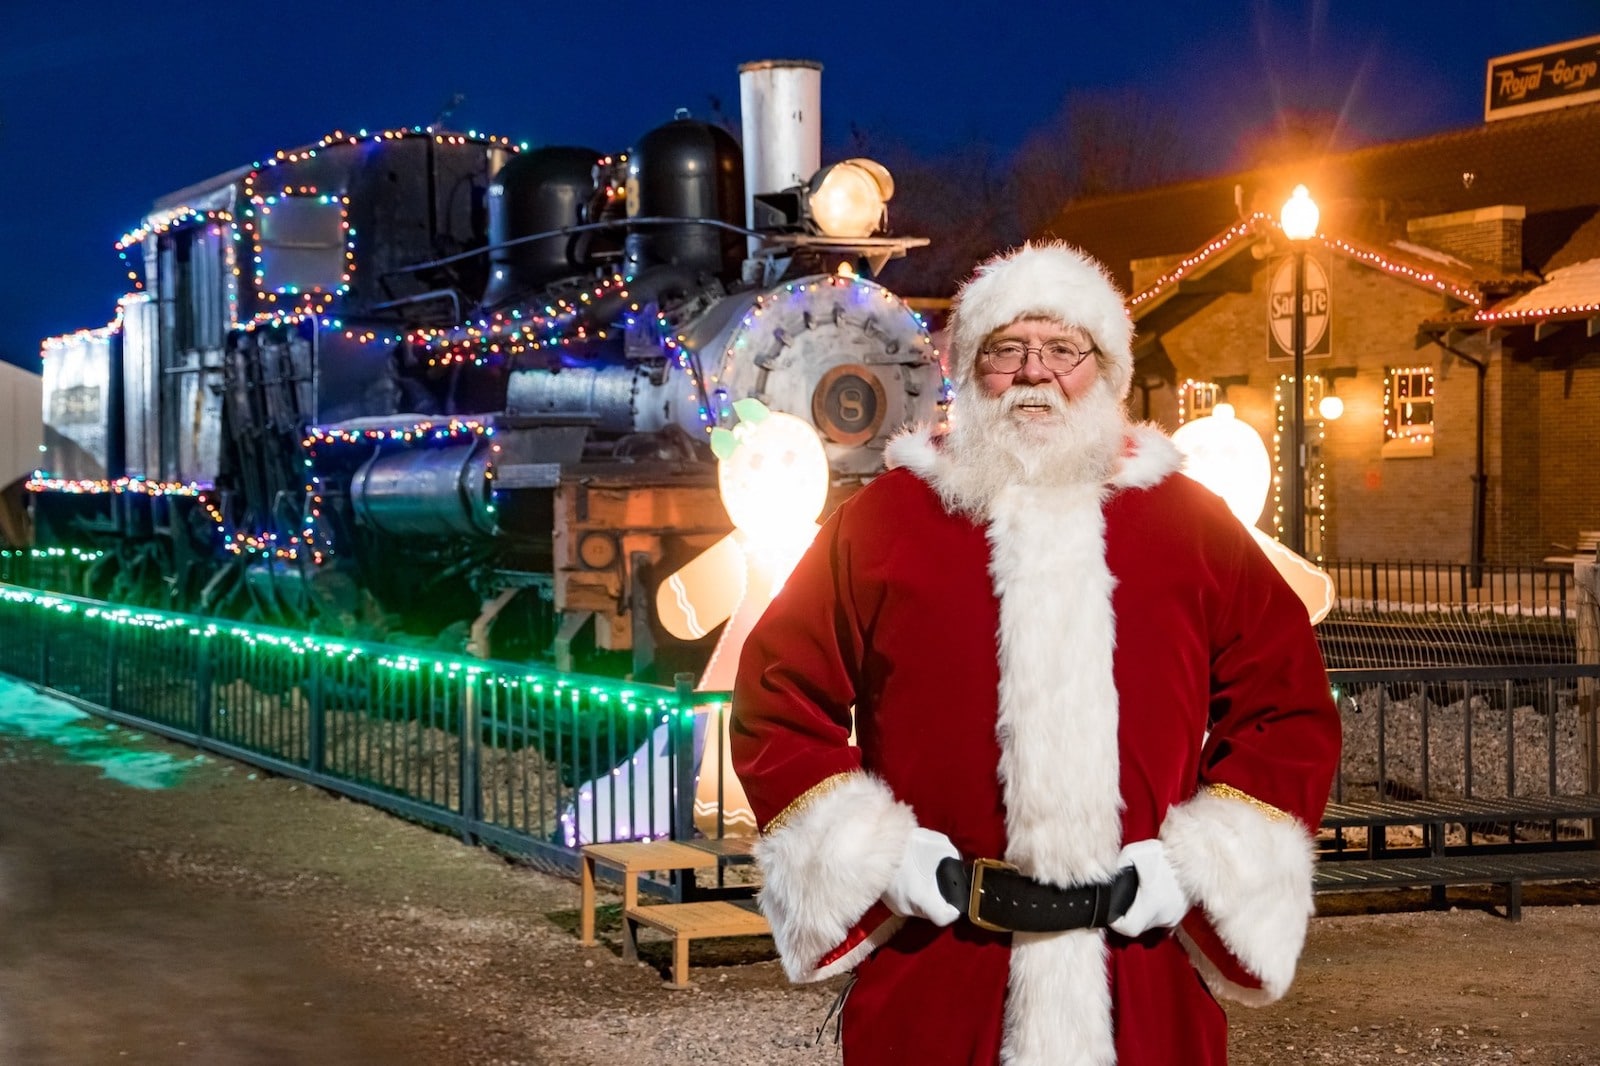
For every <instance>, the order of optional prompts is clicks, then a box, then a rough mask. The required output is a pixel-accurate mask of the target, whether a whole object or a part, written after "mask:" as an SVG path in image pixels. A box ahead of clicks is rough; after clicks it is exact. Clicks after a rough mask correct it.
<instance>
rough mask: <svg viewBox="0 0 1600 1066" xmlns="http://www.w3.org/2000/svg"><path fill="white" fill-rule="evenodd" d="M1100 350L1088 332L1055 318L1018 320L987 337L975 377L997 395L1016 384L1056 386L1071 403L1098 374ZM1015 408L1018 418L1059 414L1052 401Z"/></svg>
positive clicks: (984, 387) (1017, 386)
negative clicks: (1056, 412) (1096, 349)
mask: <svg viewBox="0 0 1600 1066" xmlns="http://www.w3.org/2000/svg"><path fill="white" fill-rule="evenodd" d="M1019 354H1020V356H1021V364H1020V365H1017V357H1018V355H1019ZM1097 354H1098V353H1097V352H1096V351H1095V348H1094V340H1093V339H1092V338H1091V337H1090V336H1089V333H1088V331H1087V330H1084V329H1081V328H1079V327H1077V326H1067V325H1063V324H1062V323H1060V322H1057V321H1055V320H1053V319H1046V318H1019V319H1018V320H1017V321H1015V322H1013V323H1011V324H1010V325H1009V326H1006V327H1004V328H1002V329H998V330H995V331H994V332H993V333H991V334H990V335H989V337H988V339H987V340H985V341H984V343H983V347H982V348H981V349H980V350H979V352H978V358H977V364H976V365H975V366H974V367H973V376H974V377H975V378H976V379H977V381H978V384H979V385H980V386H982V388H983V391H984V392H986V393H988V394H989V395H990V396H994V397H996V398H999V397H1003V396H1005V395H1006V393H1007V392H1008V391H1009V390H1011V389H1013V388H1019V387H1020V388H1024V389H1031V388H1038V387H1040V386H1045V387H1048V386H1051V385H1054V386H1055V387H1056V388H1058V389H1059V390H1061V394H1062V395H1063V396H1065V397H1066V399H1067V401H1068V402H1072V401H1075V400H1078V399H1080V398H1081V397H1082V396H1083V395H1084V393H1085V392H1087V391H1088V390H1089V387H1090V386H1091V385H1093V384H1094V382H1095V380H1096V378H1098V377H1099V374H1100V366H1099V360H1098V359H1097V358H1096V356H1097ZM1011 410H1012V414H1013V416H1014V417H1016V418H1019V419H1043V418H1049V417H1051V415H1052V414H1054V413H1055V408H1054V407H1053V406H1052V405H1049V404H1042V403H1027V402H1023V403H1019V404H1017V405H1016V406H1015V407H1013V408H1012V409H1011Z"/></svg>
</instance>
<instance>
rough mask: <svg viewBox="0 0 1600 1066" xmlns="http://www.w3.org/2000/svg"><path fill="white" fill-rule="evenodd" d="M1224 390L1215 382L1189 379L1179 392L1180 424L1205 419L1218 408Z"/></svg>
mask: <svg viewBox="0 0 1600 1066" xmlns="http://www.w3.org/2000/svg"><path fill="white" fill-rule="evenodd" d="M1221 398H1222V389H1221V388H1219V387H1218V386H1217V385H1216V384H1215V383H1214V382H1210V381H1196V380H1194V379H1193V378H1189V379H1188V380H1187V381H1185V382H1184V383H1183V386H1182V387H1181V388H1180V389H1179V390H1178V424H1179V425H1180V426H1181V425H1183V424H1184V423H1185V422H1193V421H1194V420H1195V419H1197V418H1205V417H1206V416H1207V415H1209V414H1211V413H1212V412H1213V411H1215V410H1216V408H1217V401H1218V400H1220V399H1221Z"/></svg>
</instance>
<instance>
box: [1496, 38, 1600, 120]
mask: <svg viewBox="0 0 1600 1066" xmlns="http://www.w3.org/2000/svg"><path fill="white" fill-rule="evenodd" d="M1594 100H1600V37H1585V38H1584V39H1583V40H1581V41H1567V42H1566V43H1564V44H1553V45H1551V46H1550V47H1548V48H1537V49H1534V50H1533V51H1531V52H1518V53H1516V54H1515V55H1509V56H1500V57H1498V58H1496V59H1491V60H1489V84H1488V86H1487V87H1486V90H1485V92H1484V98H1483V117H1484V119H1485V120H1493V119H1497V118H1510V117H1511V116H1512V115H1526V114H1528V113H1530V112H1533V111H1548V110H1550V109H1551V108H1556V107H1567V106H1569V105H1571V104H1587V103H1589V102H1591V101H1594Z"/></svg>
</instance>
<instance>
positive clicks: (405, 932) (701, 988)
mask: <svg viewBox="0 0 1600 1066" xmlns="http://www.w3.org/2000/svg"><path fill="white" fill-rule="evenodd" d="M118 742H119V743H120V744H122V745H125V746H126V747H128V748H130V749H134V750H135V751H137V752H139V753H143V754H145V755H155V754H161V753H166V754H169V755H170V756H172V762H173V763H175V764H180V770H179V772H174V773H173V774H172V775H171V777H170V779H168V783H169V784H170V787H165V788H138V789H136V788H130V787H128V786H127V785H124V784H121V783H118V782H117V781H114V780H111V779H108V778H107V777H105V776H102V774H101V772H100V770H99V769H97V768H96V767H95V766H90V765H82V764H73V763H71V762H68V761H67V760H66V756H67V754H69V753H66V752H64V751H63V750H62V748H61V747H60V746H59V745H55V744H50V743H46V742H44V741H42V740H38V739H21V738H18V737H16V736H8V735H5V734H3V733H0V1063H3V1064H11V1063H17V1064H24V1066H56V1064H61V1066H93V1064H98V1063H152V1064H160V1066H165V1064H169V1063H171V1064H189V1063H194V1064H204V1066H236V1064H250V1066H255V1064H262V1066H266V1064H269V1063H270V1064H275V1066H276V1064H284V1063H289V1064H298V1063H310V1064H319V1066H320V1064H323V1063H328V1064H333V1063H339V1064H349V1066H366V1064H373V1066H376V1064H378V1063H382V1064H384V1066H413V1064H415V1066H422V1064H429V1066H438V1064H446V1066H452V1064H457V1063H460V1064H473V1066H524V1064H556V1066H578V1064H608V1066H609V1064H611V1063H621V1062H626V1063H630V1064H635V1063H636V1064H655V1063H661V1064H666V1063H682V1062H716V1063H722V1064H728V1066H738V1064H761V1063H808V1064H819V1063H832V1062H836V1061H837V1051H836V1049H835V1048H834V1047H833V1046H832V1044H831V1043H830V1042H829V1041H828V1040H827V1039H824V1040H823V1041H822V1042H821V1043H820V1045H818V1044H816V1042H815V1033H816V1030H817V1027H818V1026H819V1024H820V1023H821V1021H822V1019H823V1017H824V1015H825V1013H826V1011H827V1009H828V1006H829V1004H830V1003H831V1002H832V1001H833V998H834V996H835V995H836V993H837V991H838V988H839V982H837V981H836V982H831V983H829V984H825V985H822V986H818V987H811V988H799V989H796V988H791V987H789V986H787V985H786V984H785V982H784V980H783V977H782V974H781V972H780V971H779V969H778V965H777V963H776V961H775V959H774V957H773V955H772V951H771V947H770V942H769V941H767V940H765V939H751V940H743V941H726V942H711V943H706V944H703V945H697V946H696V948H695V951H694V956H693V960H694V969H693V971H692V979H693V980H694V982H695V986H694V988H692V989H690V990H689V991H686V992H674V991H671V990H669V989H667V988H665V987H663V984H662V973H663V972H664V970H665V969H666V967H667V965H668V960H669V951H668V947H667V944H666V943H665V942H664V941H661V940H658V939H653V938H652V939H647V940H646V942H645V944H644V945H643V955H644V960H643V962H642V963H637V964H635V963H625V962H623V961H622V959H621V958H620V950H619V943H618V929H617V917H616V905H615V901H614V899H613V900H612V901H611V902H609V903H607V905H606V906H605V907H604V908H603V910H602V915H601V918H602V924H601V935H602V941H603V942H602V944H601V946H599V947H597V948H592V949H585V948H582V947H580V946H579V945H578V944H577V939H576V926H577V913H576V906H577V888H576V886H575V885H574V884H573V883H572V882H570V881H568V880H565V879H562V878H558V877H552V876H548V875H546V874H543V873H539V872H536V871H534V870H531V869H529V868H527V867H525V866H517V865H513V864H511V863H507V862H505V861H502V860H501V859H499V858H497V857H495V856H494V855H492V854H490V853H488V852H486V851H484V850H482V849H478V848H473V847H468V846H465V845H463V844H461V843H459V842H457V841H455V840H453V839H451V838H449V837H446V836H442V835H439V834H436V833H433V832H430V831H427V830H424V829H422V828H419V827H417V826H414V825H410V824H408V823H405V822H403V821H400V820H398V819H394V818H391V817H389V816H387V815H384V814H382V813H379V812H377V811H375V810H372V809H370V808H367V807H364V806H362V805H359V804H355V803H351V802H347V801H344V800H339V799H335V798H332V797H330V796H328V795H327V794H325V793H322V792H320V791H318V790H315V789H310V788H307V787H305V786H302V785H298V784H296V783H293V782H290V781H287V780H283V779H278V778H272V777H269V776H266V775H263V774H259V773H257V772H255V771H253V770H250V769H248V768H246V767H242V766H238V765H235V764H231V763H229V762H226V761H223V760H212V759H203V760H199V761H196V760H194V759H192V753H191V752H188V751H187V750H185V749H181V748H177V747H174V746H170V745H166V744H164V743H162V742H159V741H157V740H154V739H152V738H148V737H139V736H138V735H137V734H130V733H128V732H127V731H123V733H122V735H120V736H119V737H118ZM1422 898H1423V897H1422V896H1420V895H1417V894H1412V895H1406V896H1400V895H1396V896H1387V895H1384V896H1377V895H1367V896H1359V897H1356V896H1353V897H1346V898H1345V899H1342V900H1334V899H1327V898H1325V899H1323V900H1322V901H1320V903H1321V905H1322V907H1323V909H1324V910H1325V911H1327V914H1326V915H1325V916H1322V917H1319V918H1318V919H1316V920H1315V921H1314V922H1313V924H1312V929H1311V936H1310V941H1309V944H1308V947H1307V951H1306V955H1305V958H1304V962H1303V965H1302V968H1301V974H1300V977H1299V979H1298V981H1297V984H1296V987H1295V989H1294V991H1293V992H1292V993H1291V995H1290V996H1289V998H1288V999H1287V1000H1285V1001H1284V1002H1283V1003H1281V1004H1278V1005H1276V1006H1273V1007H1270V1008H1264V1009H1260V1010H1245V1009H1239V1010H1236V1011H1233V1012H1232V1017H1233V1022H1234V1029H1233V1034H1234V1035H1233V1041H1232V1061H1233V1062H1234V1063H1236V1064H1241V1066H1267V1064H1273V1066H1276V1064H1280V1063H1415V1064H1423V1063H1437V1064H1450V1066H1461V1064H1490V1063H1494V1064H1500V1063H1538V1064H1542V1066H1579V1064H1587V1066H1596V1064H1600V1009H1597V1003H1600V955H1597V954H1596V952H1595V948H1594V945H1595V944H1596V943H1600V887H1596V886H1579V887H1568V888H1542V889H1541V888H1530V889H1529V890H1528V892H1527V896H1526V898H1525V902H1526V904H1527V907H1526V912H1525V913H1526V917H1525V919H1524V920H1523V921H1522V922H1521V923H1519V924H1513V923H1509V922H1506V921H1505V920H1504V919H1502V918H1500V917H1498V916H1497V915H1495V914H1494V913H1492V912H1491V911H1490V910H1489V909H1488V906H1487V904H1488V903H1489V902H1490V901H1491V899H1492V897H1491V896H1490V895H1489V894H1488V893H1487V892H1483V893H1474V892H1471V891H1466V890H1464V891H1461V892H1459V893H1455V892H1453V893H1452V900H1453V901H1454V902H1456V903H1457V904H1458V909H1453V910H1450V911H1428V910H1416V909H1407V908H1416V907H1418V906H1419V905H1420V900H1421V899H1422ZM1374 907H1381V908H1385V909H1386V910H1387V912H1386V913H1365V912H1366V911H1367V910H1369V909H1371V908H1374ZM646 936H647V937H649V936H650V934H648V933H646ZM830 1035H831V1034H830Z"/></svg>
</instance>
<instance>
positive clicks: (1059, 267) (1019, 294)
mask: <svg viewBox="0 0 1600 1066" xmlns="http://www.w3.org/2000/svg"><path fill="white" fill-rule="evenodd" d="M1029 317H1036V318H1051V319H1055V320H1056V321H1059V322H1062V323H1064V324H1066V325H1069V326H1078V327H1080V328H1082V329H1086V330H1088V331H1089V336H1090V337H1092V338H1093V339H1094V345H1095V347H1096V348H1098V349H1100V356H1099V360H1100V368H1101V371H1102V372H1103V373H1104V374H1105V375H1106V377H1107V379H1108V381H1109V383H1110V385H1111V388H1112V391H1113V392H1114V393H1115V394H1116V395H1117V396H1124V395H1126V394H1127V391H1128V385H1129V383H1130V382H1131V381H1132V380H1133V322H1132V321H1131V320H1130V319H1129V318H1128V311H1127V309H1126V308H1125V307H1124V306H1123V304H1122V293H1121V292H1120V291H1118V289H1117V287H1116V285H1115V284H1114V283H1113V282H1112V280H1111V277H1110V275H1108V274H1107V273H1106V269H1105V267H1103V266H1101V265H1100V263H1099V262H1098V261H1096V260H1094V259H1091V258H1090V257H1089V256H1087V255H1085V254H1084V253H1083V252H1081V251H1079V250H1078V249H1076V248H1074V247H1072V246H1071V245H1069V244H1064V243H1061V242H1059V241H1057V242H1052V243H1049V244H1024V245H1023V246H1022V247H1021V248H1017V249H1013V250H1012V251H1009V252H1003V253H1001V254H1000V255H997V256H995V257H994V258H993V259H989V260H987V261H986V262H983V263H981V264H979V266H978V269H977V270H976V271H975V272H974V273H973V275H972V277H971V278H970V279H969V280H968V281H967V283H966V284H965V285H963V286H961V291H960V292H958V293H956V298H955V305H954V309H953V310H952V312H951V316H950V336H951V353H950V354H951V370H952V372H953V373H954V374H955V377H956V380H957V381H966V380H967V379H968V378H970V377H971V376H972V364H973V362H974V361H975V360H976V359H977V356H978V349H979V347H981V346H982V344H983V342H984V339H985V338H986V337H988V336H989V334H991V333H993V332H994V331H995V330H997V329H1000V328H1002V327H1004V326H1009V325H1010V324H1011V323H1013V322H1015V321H1016V320H1017V319H1019V318H1029Z"/></svg>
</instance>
